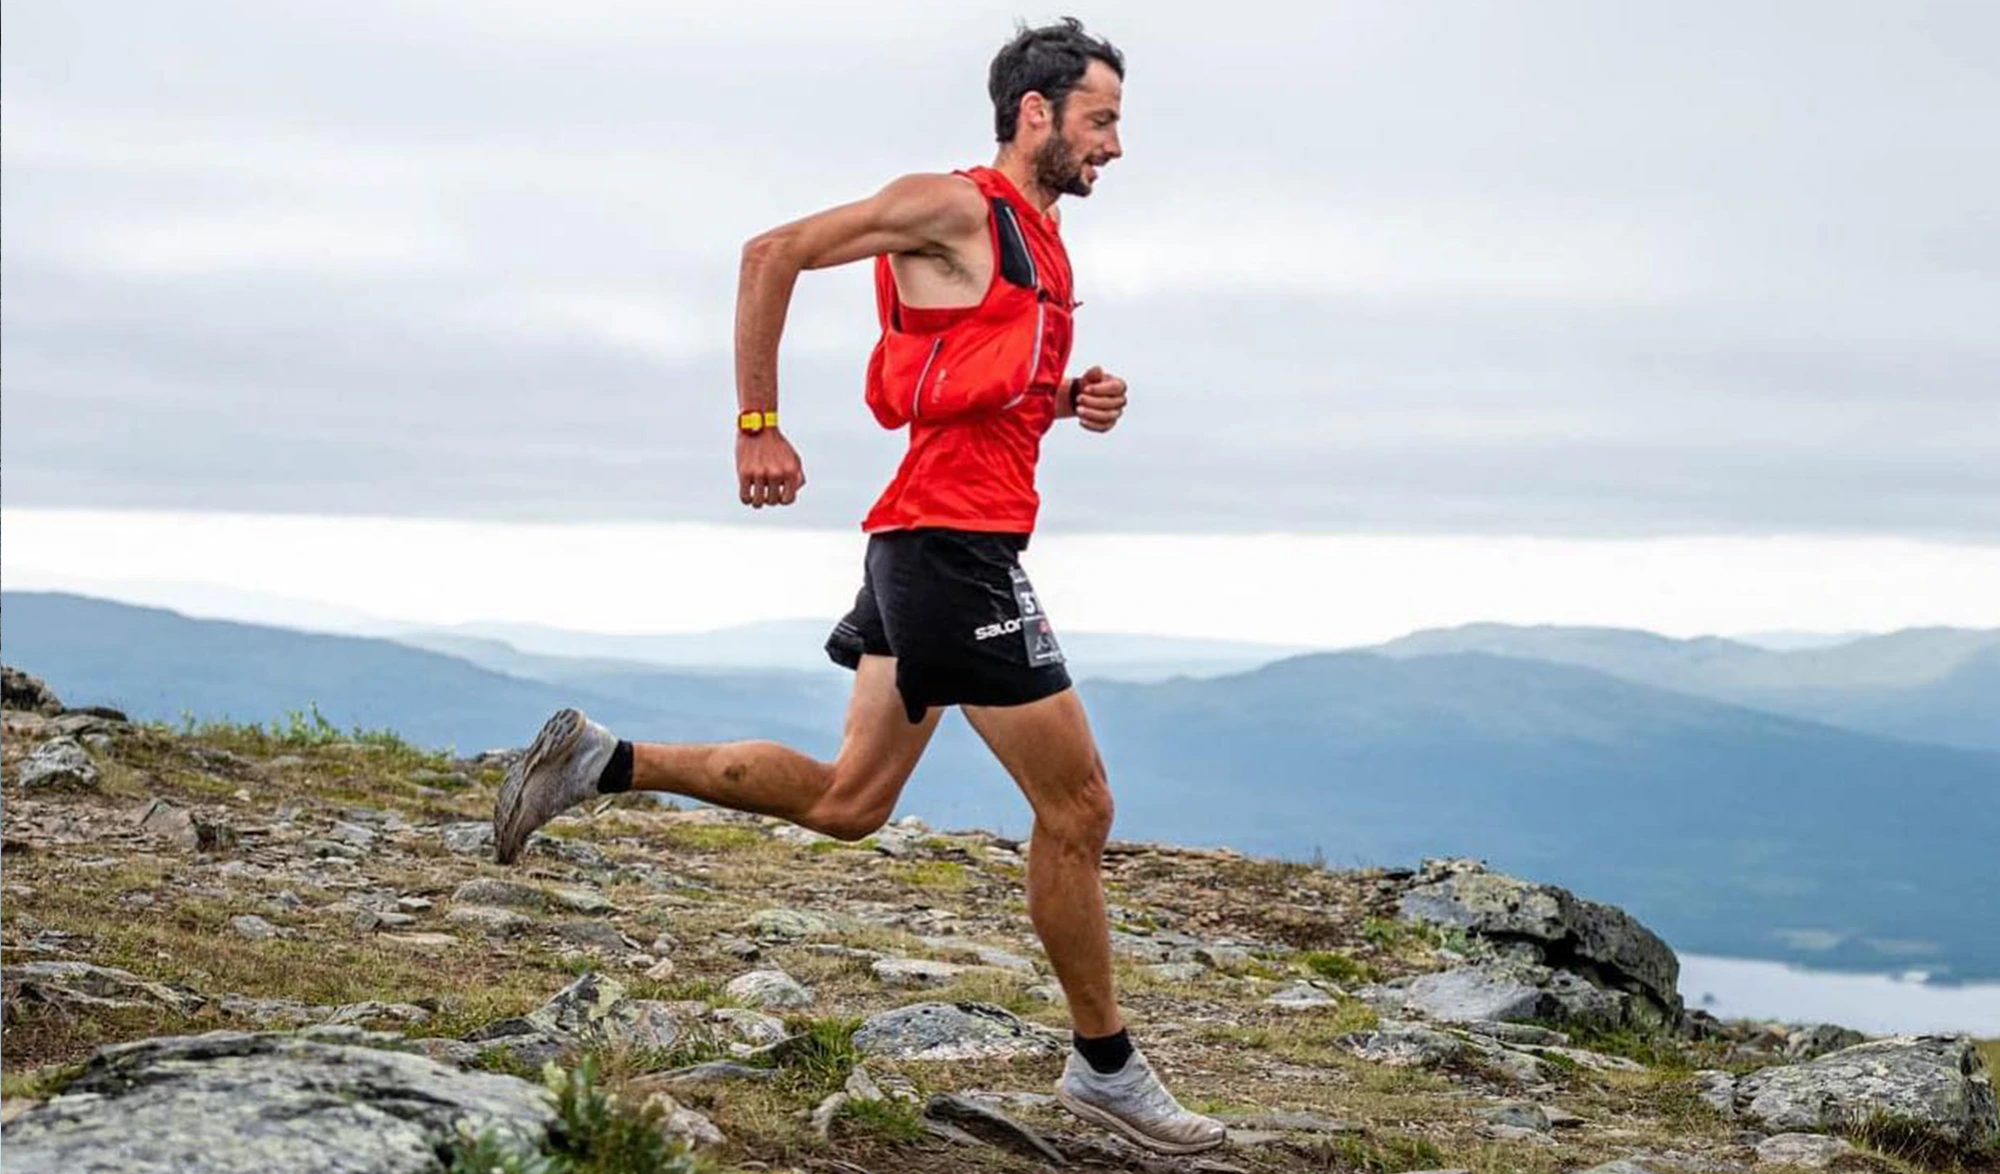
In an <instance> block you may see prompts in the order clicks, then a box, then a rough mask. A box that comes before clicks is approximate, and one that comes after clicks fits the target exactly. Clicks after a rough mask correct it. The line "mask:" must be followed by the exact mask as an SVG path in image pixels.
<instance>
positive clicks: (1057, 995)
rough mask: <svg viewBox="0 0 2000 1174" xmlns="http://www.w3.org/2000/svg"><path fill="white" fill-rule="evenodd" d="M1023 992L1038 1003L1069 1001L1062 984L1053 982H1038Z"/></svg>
mask: <svg viewBox="0 0 2000 1174" xmlns="http://www.w3.org/2000/svg"><path fill="white" fill-rule="evenodd" d="M1021 993H1022V994H1024V995H1026V996H1028V997H1029V998H1031V999H1033V1000H1035V1001H1036V1002H1038V1003H1067V1002H1069V998H1068V996H1066V995H1064V994H1063V989H1062V986H1061V985H1060V984H1058V983H1053V982H1038V983H1036V984H1035V985H1034V986H1031V987H1029V988H1028V989H1027V990H1025V991H1022V992H1021Z"/></svg>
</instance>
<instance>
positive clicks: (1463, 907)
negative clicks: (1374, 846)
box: [1398, 859, 1682, 1026]
mask: <svg viewBox="0 0 2000 1174" xmlns="http://www.w3.org/2000/svg"><path fill="white" fill-rule="evenodd" d="M1398 911H1399V913H1400V914H1401V916H1402V917H1403V918H1404V919H1405V920H1408V921H1418V922H1429V923H1432V924H1437V925H1446V926H1457V927H1459V928H1461V929H1464V930H1466V931H1467V932H1468V933H1471V934H1475V935H1479V936H1482V937H1487V938H1494V939H1500V940H1511V941H1519V940H1524V939H1525V940H1527V941H1530V942H1533V943H1534V944H1535V945H1536V947H1537V948H1538V950H1539V951H1540V953H1541V955H1542V958H1543V960H1544V961H1546V962H1547V963H1548V964H1549V965H1552V966H1557V967H1561V968H1564V969H1568V970H1574V971H1577V972H1579V973H1582V974H1583V975H1584V976H1585V977H1587V978H1589V979H1591V980H1592V981H1593V982H1594V983H1595V985H1598V986H1601V987H1604V988H1607V989H1611V990H1621V991H1626V992H1629V993H1632V994H1637V995H1640V996H1642V997H1643V1003H1644V1010H1643V1011H1641V1009H1640V1007H1638V1006H1635V1007H1634V1008H1633V1010H1634V1011H1635V1012H1640V1013H1641V1015H1642V1018H1641V1020H1640V1021H1639V1023H1637V1024H1635V1025H1637V1026H1649V1025H1650V1026H1658V1025H1671V1024H1677V1023H1678V1022H1679V1021H1680V1018H1681V1015H1682V1006H1681V998H1680V994H1679V991H1678V989H1677V984H1678V982H1679V978H1680V959H1678V958H1677V957H1675V956H1674V952H1673V950H1672V949H1670V948H1668V946H1667V944H1666V942H1664V941H1662V940H1661V939H1660V937H1659V935H1658V934H1655V933H1654V932H1653V931H1651V930H1649V929H1647V928H1646V927H1645V926H1644V925H1641V924H1640V923H1639V921H1638V919H1637V918H1634V917H1633V916H1632V915H1630V914H1629V913H1626V912H1625V911H1624V910H1622V909H1619V908H1617V907H1615V906H1611V905H1605V904H1602V903H1600V902H1597V901H1588V900H1585V899H1583V898H1581V897H1578V896H1576V895H1575V894H1573V893H1571V892H1570V891H1569V890H1568V889H1564V888H1559V887H1557V886H1555V885H1544V884H1534V883H1531V882H1528V881H1524V880H1520V879H1517V878H1515V877H1511V876H1503V875H1501V874H1499V873H1493V872H1488V871H1487V870H1486V866H1485V865H1484V864H1483V863H1481V862H1479V861H1475V860H1466V859H1455V860H1426V861H1424V864H1423V868H1422V870H1421V871H1420V872H1419V874H1418V876H1417V878H1416V883H1415V884H1414V885H1413V886H1412V887H1411V888H1410V890H1409V891H1408V892H1406V893H1404V894H1403V897H1402V899H1401V901H1400V902H1399V905H1398Z"/></svg>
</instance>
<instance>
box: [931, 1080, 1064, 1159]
mask: <svg viewBox="0 0 2000 1174" xmlns="http://www.w3.org/2000/svg"><path fill="white" fill-rule="evenodd" d="M924 1118H925V1119H926V1120H928V1121H941V1122H944V1123H946V1124H948V1125H952V1126H955V1127H956V1128H958V1129H960V1130H963V1131H964V1132H965V1133H968V1134H970V1135H972V1136H973V1137H975V1138H977V1139H978V1140H980V1141H982V1142H984V1143H986V1144H987V1145H991V1146H996V1147H998V1148H1000V1149H1005V1150H1012V1151H1014V1152H1015V1153H1018V1154H1021V1155H1023V1156H1024V1157H1028V1158H1035V1159H1039V1160H1041V1161H1044V1162H1047V1163H1048V1164H1049V1165H1051V1166H1067V1165H1068V1164H1069V1162H1068V1160H1067V1159H1065V1158H1064V1157H1063V1155H1062V1151H1060V1150H1058V1149H1056V1147H1054V1146H1052V1145H1050V1144H1049V1143H1048V1140H1047V1139H1046V1138H1044V1137H1043V1136H1042V1135H1041V1134H1039V1133H1036V1132H1035V1131H1034V1130H1032V1129H1030V1128H1028V1127H1027V1126H1025V1125H1023V1124H1021V1123H1020V1122H1018V1121H1016V1120H1014V1119H1013V1118H1011V1117H1009V1116H1007V1115H1006V1114H1004V1113H1002V1112H1000V1111H999V1110H997V1109H992V1108H989V1107H987V1106H986V1105H983V1104H980V1103H979V1102H978V1101H975V1100H973V1099H971V1098H970V1097H962V1096H957V1095H955V1094H953V1093H938V1094H936V1095H935V1096H933V1097H931V1099H930V1100H929V1101H927V1102H925V1104H924Z"/></svg>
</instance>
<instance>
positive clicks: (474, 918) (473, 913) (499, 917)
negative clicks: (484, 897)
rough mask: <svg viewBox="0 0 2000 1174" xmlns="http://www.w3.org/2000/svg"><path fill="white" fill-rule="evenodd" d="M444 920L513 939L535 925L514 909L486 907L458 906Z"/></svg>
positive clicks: (494, 935) (448, 912)
mask: <svg viewBox="0 0 2000 1174" xmlns="http://www.w3.org/2000/svg"><path fill="white" fill-rule="evenodd" d="M444 919H445V920H446V921H448V922H450V923H451V924H453V925H465V926H471V927H472V928H473V929H476V930H479V931H480V932H481V933H484V934H488V935H490V936H492V937H496V938H500V937H512V936H514V935H515V934H517V933H520V932H521V931H522V930H525V929H527V928H528V927H529V926H531V925H533V924H534V922H532V921H530V920H529V919H528V918H526V917H524V916H522V915H521V914H519V913H516V912H514V911H513V910H512V909H493V908H490V907H488V906H485V905H460V906H457V907H456V908H453V909H451V910H449V911H447V912H446V913H445V915H444Z"/></svg>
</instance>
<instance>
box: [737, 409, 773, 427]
mask: <svg viewBox="0 0 2000 1174" xmlns="http://www.w3.org/2000/svg"><path fill="white" fill-rule="evenodd" d="M777 426H778V413H777V410H776V409H772V410H769V411H762V412H744V413H743V414H741V415H739V416H737V417H736V428H737V431H739V432H762V431H763V430H764V429H766V428H776V427H777Z"/></svg>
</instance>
